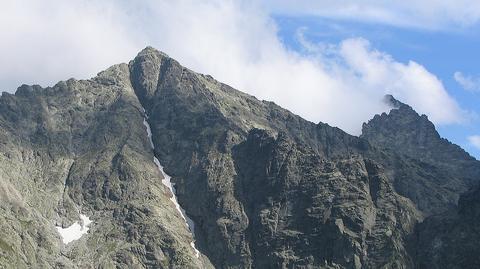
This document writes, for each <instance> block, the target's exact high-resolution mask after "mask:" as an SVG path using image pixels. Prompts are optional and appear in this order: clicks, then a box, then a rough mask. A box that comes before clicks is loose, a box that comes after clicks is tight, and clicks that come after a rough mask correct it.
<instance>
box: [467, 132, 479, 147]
mask: <svg viewBox="0 0 480 269" xmlns="http://www.w3.org/2000/svg"><path fill="white" fill-rule="evenodd" d="M468 141H469V142H470V144H472V146H474V147H476V148H477V149H480V135H472V136H469V137H468Z"/></svg>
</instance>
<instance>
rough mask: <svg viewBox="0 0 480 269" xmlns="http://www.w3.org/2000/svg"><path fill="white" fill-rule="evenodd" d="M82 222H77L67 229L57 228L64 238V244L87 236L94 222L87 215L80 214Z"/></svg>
mask: <svg viewBox="0 0 480 269" xmlns="http://www.w3.org/2000/svg"><path fill="white" fill-rule="evenodd" d="M80 220H81V221H80V222H78V221H77V222H75V223H74V224H72V225H70V226H69V227H67V228H62V227H60V226H56V228H57V231H58V233H59V234H60V236H61V237H62V241H63V243H64V244H68V243H70V242H72V241H75V240H78V239H80V238H81V237H82V236H83V235H84V234H87V232H88V230H89V228H88V226H89V225H90V223H92V221H91V220H90V219H89V218H88V217H87V216H85V215H83V214H80Z"/></svg>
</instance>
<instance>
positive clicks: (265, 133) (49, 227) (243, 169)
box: [0, 47, 480, 268]
mask: <svg viewBox="0 0 480 269" xmlns="http://www.w3.org/2000/svg"><path fill="white" fill-rule="evenodd" d="M386 100H387V101H388V102H390V104H391V105H392V111H390V113H388V114H382V115H377V116H375V117H374V119H372V120H371V121H370V122H368V123H366V124H365V125H364V128H363V134H362V135H361V136H360V137H355V136H351V135H349V134H347V133H345V132H343V131H342V130H340V129H338V128H335V127H331V126H329V125H327V124H324V123H318V124H315V123H312V122H309V121H306V120H304V119H302V118H301V117H299V116H297V115H295V114H293V113H291V112H289V111H287V110H285V109H283V108H281V107H279V106H277V105H275V104H274V103H272V102H267V101H260V100H258V99H256V98H255V97H253V96H250V95H248V94H245V93H242V92H240V91H237V90H235V89H233V88H231V87H229V86H228V85H225V84H223V83H220V82H218V81H216V80H214V79H213V78H212V77H211V76H208V75H202V74H198V73H195V72H193V71H191V70H189V69H187V68H185V67H183V66H181V65H180V64H179V63H178V62H177V61H175V60H174V59H172V58H170V57H168V55H166V54H164V53H161V52H159V51H157V50H155V49H153V48H151V47H147V48H146V49H144V50H143V51H141V52H140V53H139V54H138V55H137V57H136V58H135V59H134V60H132V61H131V62H130V63H129V64H128V65H127V64H120V65H116V66H113V67H111V68H109V69H107V70H106V71H103V72H101V73H100V74H98V76H96V77H95V78H93V79H91V80H81V81H77V80H73V79H72V80H68V81H65V82H59V83H58V84H57V85H55V86H53V87H49V88H45V89H44V88H41V87H39V86H27V85H23V86H21V87H20V88H19V89H18V90H17V92H16V94H15V95H11V94H2V97H0V200H1V202H2V203H1V204H0V231H1V237H0V267H1V266H3V267H7V268H9V267H12V266H15V267H17V268H31V267H36V268H213V267H216V268H415V267H418V266H419V265H422V264H428V263H432V264H439V267H438V268H445V267H442V266H441V264H442V263H443V262H444V260H442V259H440V258H438V259H437V258H435V257H440V256H442V255H443V253H445V252H448V251H451V249H452V248H453V247H456V246H457V245H459V244H466V245H467V246H474V245H475V242H471V241H469V240H468V237H465V240H464V241H461V240H460V241H458V240H457V241H455V240H453V239H452V238H454V237H456V236H457V234H455V233H451V234H448V233H444V232H445V229H446V228H439V229H433V228H432V229H430V228H429V227H452V226H451V225H456V224H452V223H463V222H465V223H466V224H465V225H466V226H465V229H467V230H468V231H469V233H475V232H476V230H475V229H476V228H475V227H473V223H475V219H474V218H473V219H471V221H470V222H467V221H464V217H466V216H463V215H461V214H460V213H455V212H457V211H458V212H464V211H462V210H466V209H465V208H467V207H465V206H462V203H463V202H462V201H469V199H467V198H464V200H462V199H463V198H462V199H461V200H460V201H461V203H460V206H459V207H458V208H460V209H458V208H457V200H458V197H460V195H461V194H462V193H464V192H465V191H466V190H468V189H469V188H470V187H472V186H475V184H477V183H478V181H479V180H480V164H479V162H478V161H476V160H475V159H474V158H472V157H470V156H469V155H468V154H467V153H465V152H464V151H463V150H462V149H461V148H460V147H458V146H456V145H453V144H451V143H450V142H448V141H446V140H444V139H442V138H440V136H439V135H438V133H437V132H436V131H435V127H434V126H433V124H432V123H431V122H429V121H428V119H427V118H426V117H425V116H419V115H418V114H417V113H416V112H415V111H413V109H411V108H410V107H409V106H407V105H405V104H403V103H401V102H400V101H397V100H395V99H394V98H393V97H392V96H387V97H386ZM143 109H145V110H146V112H147V114H148V115H149V118H148V123H149V124H150V126H151V129H152V140H153V143H154V145H155V152H153V151H152V149H151V147H150V144H149V141H148V139H147V136H146V130H145V127H144V126H143V118H144V115H143ZM154 156H156V157H157V158H158V159H159V160H160V162H161V163H162V165H163V166H164V168H165V171H166V172H167V174H169V175H171V176H172V181H173V182H174V183H175V187H176V195H177V197H178V200H179V203H180V205H181V206H182V207H183V208H184V209H185V211H186V214H187V215H188V216H189V217H190V218H191V219H192V220H193V221H194V222H195V224H196V225H195V231H194V232H195V241H196V242H195V244H196V246H197V248H198V249H199V250H200V252H201V253H202V255H201V257H200V258H199V259H197V258H196V256H195V252H194V250H193V249H192V248H191V246H190V242H191V241H192V240H194V239H193V236H192V234H191V233H190V232H189V230H188V229H187V227H186V225H185V223H184V220H183V218H182V217H181V215H180V214H179V213H178V211H177V210H176V209H175V207H174V206H173V204H172V203H171V201H170V200H169V199H170V197H171V195H172V194H171V193H170V192H169V191H168V189H167V188H165V187H164V185H162V183H161V179H162V175H161V174H160V173H159V171H158V169H157V167H156V166H155V164H154V163H153V157H154ZM462 197H472V196H471V195H470V196H468V195H467V196H462ZM463 204H470V202H465V203H463ZM472 210H473V209H472ZM475 210H476V209H475ZM475 210H473V212H476V211H475ZM452 212H454V213H452ZM79 214H85V215H87V216H89V217H90V218H91V219H92V220H93V223H92V225H91V226H90V230H89V233H88V234H87V235H85V236H83V237H82V238H81V239H79V240H77V241H74V242H72V243H70V244H68V245H64V244H62V242H61V240H60V237H59V235H58V234H57V232H56V230H55V226H56V225H60V226H62V227H67V226H69V225H71V224H72V223H74V222H76V221H78V219H79ZM452 214H453V215H452ZM440 215H441V216H448V217H443V218H439V217H437V216H440ZM468 215H470V214H468ZM425 218H426V219H425ZM424 219H425V221H424ZM438 219H440V220H438ZM444 219H448V220H446V221H444ZM422 221H423V223H422V224H420V225H419V223H421V222H422ZM467 223H468V224H467ZM444 225H446V226H444ZM449 225H450V226H449ZM462 227H464V226H462ZM467 227H468V228H467ZM462 229H463V228H462ZM428 231H435V233H434V234H431V233H429V232H428ZM437 235H438V236H440V235H441V238H440V239H438V240H437V239H435V238H437V237H435V236H437ZM432 238H433V239H432ZM472 238H474V237H472ZM412 242H417V243H418V244H415V243H412ZM457 243H458V244H457ZM419 246H422V247H419ZM465 249H470V250H469V251H471V252H469V253H471V254H468V257H467V258H465V259H463V260H461V261H458V263H456V260H455V259H453V258H451V259H450V258H448V263H447V262H445V264H449V265H452V266H453V265H455V264H458V265H459V266H462V265H468V264H475V262H476V261H474V260H471V259H473V258H471V257H473V256H474V254H475V253H476V252H475V251H474V250H473V248H465ZM418 253H428V255H430V256H431V257H432V260H428V259H424V258H421V257H420V256H419V255H417V254H418ZM452 253H453V252H452ZM435 255H437V256H435ZM445 259H446V258H445ZM452 268H453V267H452Z"/></svg>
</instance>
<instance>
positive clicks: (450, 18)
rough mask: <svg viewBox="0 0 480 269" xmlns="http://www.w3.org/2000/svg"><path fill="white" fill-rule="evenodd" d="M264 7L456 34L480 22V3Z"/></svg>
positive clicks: (371, 1) (278, 1)
mask: <svg viewBox="0 0 480 269" xmlns="http://www.w3.org/2000/svg"><path fill="white" fill-rule="evenodd" d="M263 4H264V6H265V7H266V8H269V9H270V10H272V11H273V12H275V13H278V14H284V15H293V16H296V15H313V16H319V17H325V18H333V19H347V20H354V21H363V22H372V23H383V24H389V25H394V26H399V27H413V28H421V29H430V30H454V29H457V28H459V27H462V28H465V27H469V26H472V25H474V24H477V23H479V21H480V2H479V1H477V0H457V1H438V0H422V1H418V0H403V1H395V0H385V1H377V0H363V1H357V0H338V1H331V0H317V1H310V0H297V1H290V0H264V1H263Z"/></svg>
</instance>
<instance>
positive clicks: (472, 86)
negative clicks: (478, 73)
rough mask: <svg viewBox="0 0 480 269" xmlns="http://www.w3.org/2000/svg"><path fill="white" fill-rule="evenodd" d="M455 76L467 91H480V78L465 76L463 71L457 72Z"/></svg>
mask: <svg viewBox="0 0 480 269" xmlns="http://www.w3.org/2000/svg"><path fill="white" fill-rule="evenodd" d="M453 78H455V81H457V83H458V84H460V86H462V87H463V88H464V89H465V90H467V91H472V92H476V91H480V78H474V77H471V76H465V75H464V74H462V72H455V73H454V74H453Z"/></svg>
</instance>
